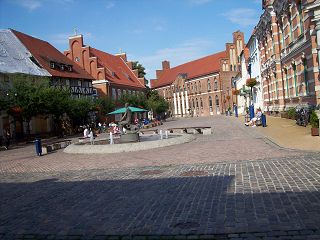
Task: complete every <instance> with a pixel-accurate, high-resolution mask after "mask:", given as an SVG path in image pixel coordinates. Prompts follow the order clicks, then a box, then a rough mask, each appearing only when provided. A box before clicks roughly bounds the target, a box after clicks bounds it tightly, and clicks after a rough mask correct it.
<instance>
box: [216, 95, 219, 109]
mask: <svg viewBox="0 0 320 240" xmlns="http://www.w3.org/2000/svg"><path fill="white" fill-rule="evenodd" d="M219 105H220V104H219V97H218V95H216V106H217V107H219Z"/></svg>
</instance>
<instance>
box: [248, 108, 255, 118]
mask: <svg viewBox="0 0 320 240" xmlns="http://www.w3.org/2000/svg"><path fill="white" fill-rule="evenodd" d="M249 114H250V120H251V119H252V118H254V105H253V104H252V105H250V106H249Z"/></svg>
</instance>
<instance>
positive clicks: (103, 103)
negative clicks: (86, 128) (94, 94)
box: [93, 97, 115, 122]
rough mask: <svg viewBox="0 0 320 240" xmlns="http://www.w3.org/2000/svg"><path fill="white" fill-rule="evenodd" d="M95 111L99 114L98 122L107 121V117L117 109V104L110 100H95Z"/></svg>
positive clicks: (106, 98)
mask: <svg viewBox="0 0 320 240" xmlns="http://www.w3.org/2000/svg"><path fill="white" fill-rule="evenodd" d="M93 104H94V109H95V110H96V111H97V112H98V114H97V117H98V121H99V122H101V121H105V116H106V115H107V114H108V113H109V112H111V111H112V110H113V109H114V107H115V102H114V101H113V100H112V99H110V98H108V97H105V98H97V99H95V100H94V103H93Z"/></svg>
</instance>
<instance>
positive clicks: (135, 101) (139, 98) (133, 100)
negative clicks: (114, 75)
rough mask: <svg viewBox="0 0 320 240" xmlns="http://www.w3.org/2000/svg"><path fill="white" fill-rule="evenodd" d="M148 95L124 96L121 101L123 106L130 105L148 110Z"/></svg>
mask: <svg viewBox="0 0 320 240" xmlns="http://www.w3.org/2000/svg"><path fill="white" fill-rule="evenodd" d="M146 100H147V98H146V95H145V94H144V93H137V94H123V95H122V96H121V98H120V99H119V102H120V103H121V104H123V105H124V104H125V103H129V104H130V105H131V106H135V107H140V108H146V107H147V105H146Z"/></svg>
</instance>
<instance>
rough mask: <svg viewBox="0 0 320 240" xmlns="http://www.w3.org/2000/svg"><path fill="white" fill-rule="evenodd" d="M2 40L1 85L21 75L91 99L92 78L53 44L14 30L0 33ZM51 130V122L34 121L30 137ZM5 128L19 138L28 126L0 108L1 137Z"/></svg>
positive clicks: (45, 119) (40, 119)
mask: <svg viewBox="0 0 320 240" xmlns="http://www.w3.org/2000/svg"><path fill="white" fill-rule="evenodd" d="M0 38H1V41H0V50H1V54H0V61H1V64H0V81H1V82H2V81H3V82H8V83H9V81H10V75H12V74H16V73H22V74H26V75H29V76H32V78H34V79H38V78H44V77H45V78H49V79H50V83H51V85H52V86H55V87H58V88H63V89H68V90H70V93H71V94H73V95H74V96H75V97H87V96H91V95H92V77H91V76H90V75H89V74H88V73H87V72H86V71H84V70H83V69H81V68H80V67H79V66H78V65H77V64H74V62H73V61H71V60H70V59H68V58H67V57H66V56H65V55H63V54H62V53H61V52H59V51H58V50H57V49H56V48H55V47H53V46H52V45H51V44H50V43H48V42H46V41H43V40H41V39H38V38H34V37H32V36H29V35H27V34H24V33H21V32H18V31H15V30H12V29H9V30H0ZM2 90H4V91H5V89H2ZM2 94H3V93H2ZM52 126H53V122H52V119H51V118H48V117H45V116H43V117H41V116H38V117H36V118H32V120H31V122H30V130H31V134H38V133H44V132H50V131H51V129H52ZM4 128H9V129H10V132H11V133H12V135H13V137H14V138H15V137H17V138H19V137H22V136H23V134H24V133H25V132H26V123H25V122H23V119H22V118H21V116H19V115H16V116H12V115H8V114H7V112H5V111H1V106H0V136H1V135H2V133H3V129H4Z"/></svg>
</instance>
